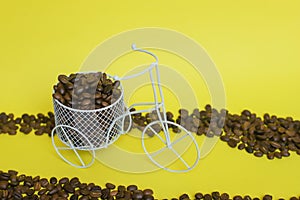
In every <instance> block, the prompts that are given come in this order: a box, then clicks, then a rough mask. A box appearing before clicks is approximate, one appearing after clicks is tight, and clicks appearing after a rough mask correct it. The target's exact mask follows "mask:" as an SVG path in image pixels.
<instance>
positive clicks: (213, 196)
mask: <svg viewBox="0 0 300 200" xmlns="http://www.w3.org/2000/svg"><path fill="white" fill-rule="evenodd" d="M211 196H212V198H213V199H214V200H218V199H219V198H220V193H219V192H212V193H211Z"/></svg>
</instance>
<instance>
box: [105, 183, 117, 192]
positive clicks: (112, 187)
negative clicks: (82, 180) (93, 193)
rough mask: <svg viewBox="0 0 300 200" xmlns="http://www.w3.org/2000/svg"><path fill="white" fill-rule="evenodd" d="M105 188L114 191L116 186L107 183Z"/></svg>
mask: <svg viewBox="0 0 300 200" xmlns="http://www.w3.org/2000/svg"><path fill="white" fill-rule="evenodd" d="M105 186H106V188H108V189H110V190H113V189H115V188H116V186H115V185H114V184H112V183H106V184H105Z"/></svg>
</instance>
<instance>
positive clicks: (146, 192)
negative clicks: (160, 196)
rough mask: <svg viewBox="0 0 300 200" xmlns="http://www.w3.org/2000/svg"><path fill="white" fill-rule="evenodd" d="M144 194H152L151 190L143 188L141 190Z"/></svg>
mask: <svg viewBox="0 0 300 200" xmlns="http://www.w3.org/2000/svg"><path fill="white" fill-rule="evenodd" d="M143 193H144V195H153V190H151V189H145V190H143Z"/></svg>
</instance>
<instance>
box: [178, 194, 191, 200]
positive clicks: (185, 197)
mask: <svg viewBox="0 0 300 200" xmlns="http://www.w3.org/2000/svg"><path fill="white" fill-rule="evenodd" d="M188 199H190V197H189V195H187V194H182V195H180V197H179V200H188Z"/></svg>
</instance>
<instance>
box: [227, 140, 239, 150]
mask: <svg viewBox="0 0 300 200" xmlns="http://www.w3.org/2000/svg"><path fill="white" fill-rule="evenodd" d="M227 144H228V145H229V146H230V147H232V148H235V147H236V146H237V142H236V141H235V140H234V139H232V138H230V139H229V141H228V142H227Z"/></svg>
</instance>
